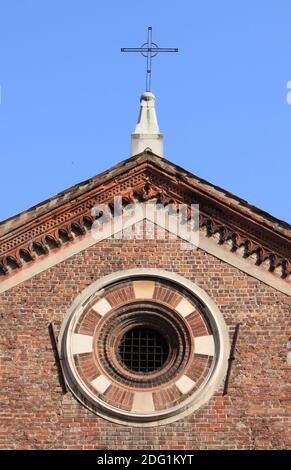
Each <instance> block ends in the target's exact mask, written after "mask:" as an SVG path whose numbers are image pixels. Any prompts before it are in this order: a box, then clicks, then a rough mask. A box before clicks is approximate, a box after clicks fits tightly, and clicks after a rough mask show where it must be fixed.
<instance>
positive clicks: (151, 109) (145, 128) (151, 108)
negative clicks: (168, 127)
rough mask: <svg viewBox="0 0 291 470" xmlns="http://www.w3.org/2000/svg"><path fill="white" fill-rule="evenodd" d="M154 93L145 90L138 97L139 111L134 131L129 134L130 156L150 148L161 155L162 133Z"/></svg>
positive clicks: (162, 149)
mask: <svg viewBox="0 0 291 470" xmlns="http://www.w3.org/2000/svg"><path fill="white" fill-rule="evenodd" d="M155 100H156V98H155V95H153V93H151V92H150V91H146V92H145V93H144V94H143V95H141V97H140V113H139V118H138V123H137V125H136V127H135V130H134V133H133V134H131V156H133V155H137V154H138V153H141V152H143V151H144V150H145V149H150V150H151V151H152V152H153V153H155V154H157V155H159V156H160V157H163V154H164V143H163V135H162V134H161V133H160V129H159V125H158V120H157V115H156V110H155Z"/></svg>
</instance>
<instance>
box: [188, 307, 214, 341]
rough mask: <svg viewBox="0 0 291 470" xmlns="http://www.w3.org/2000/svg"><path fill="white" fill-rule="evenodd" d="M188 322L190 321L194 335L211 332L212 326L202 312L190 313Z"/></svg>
mask: <svg viewBox="0 0 291 470" xmlns="http://www.w3.org/2000/svg"><path fill="white" fill-rule="evenodd" d="M187 322H188V323H189V325H190V327H191V330H192V331H193V334H194V336H204V335H208V334H211V332H210V328H209V326H208V325H207V322H206V320H205V318H204V317H202V315H201V313H199V312H198V311H196V312H194V313H190V315H188V316H187Z"/></svg>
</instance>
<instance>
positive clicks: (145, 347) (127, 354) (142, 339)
mask: <svg viewBox="0 0 291 470" xmlns="http://www.w3.org/2000/svg"><path fill="white" fill-rule="evenodd" d="M168 353H169V347H168V343H167V341H166V339H165V338H164V337H163V336H162V335H161V334H160V333H159V332H158V331H157V330H154V329H153V328H152V329H150V328H133V329H131V330H129V331H127V332H126V333H125V334H124V335H123V337H122V338H121V341H120V344H119V347H118V354H119V357H120V360H121V362H122V364H123V365H124V366H125V367H126V368H127V369H129V370H130V371H132V372H137V373H139V374H150V373H151V372H154V371H157V370H159V369H161V368H162V367H163V365H164V364H165V362H166V360H167V357H168Z"/></svg>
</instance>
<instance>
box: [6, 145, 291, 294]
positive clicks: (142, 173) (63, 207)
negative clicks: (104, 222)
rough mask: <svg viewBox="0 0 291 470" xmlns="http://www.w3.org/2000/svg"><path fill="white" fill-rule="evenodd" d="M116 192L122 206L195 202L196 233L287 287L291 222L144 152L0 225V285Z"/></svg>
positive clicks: (78, 234)
mask: <svg viewBox="0 0 291 470" xmlns="http://www.w3.org/2000/svg"><path fill="white" fill-rule="evenodd" d="M115 196H121V197H122V202H123V204H128V203H131V202H136V201H148V200H156V201H157V202H159V203H161V204H164V205H167V204H169V203H172V204H174V205H178V204H180V203H184V204H189V205H190V204H193V203H196V204H199V207H200V230H201V232H202V233H203V234H204V235H205V236H206V237H207V238H209V239H213V240H215V241H216V243H217V245H219V246H223V247H225V249H226V250H228V252H229V254H230V256H231V255H232V254H235V255H236V256H240V257H241V258H242V259H243V260H248V261H249V264H250V265H253V266H254V267H259V269H261V270H262V272H269V273H272V275H273V276H274V278H276V279H282V280H284V282H285V283H286V286H289V287H290V273H291V260H290V251H291V235H290V233H291V232H290V226H288V224H286V223H284V222H281V221H278V220H276V219H274V218H273V217H271V216H269V215H268V214H265V213H263V212H262V211H259V209H256V208H254V207H252V206H250V205H249V204H247V203H246V202H245V201H242V200H239V199H238V198H235V196H233V195H230V194H228V193H226V192H225V191H222V190H220V189H219V188H216V187H214V186H212V185H210V184H209V183H206V182H204V181H201V180H199V179H198V178H196V177H194V176H193V175H190V174H189V173H187V172H185V171H184V170H182V169H181V168H179V167H176V166H175V165H173V164H172V163H170V162H167V161H166V160H162V159H160V158H159V157H157V156H155V155H153V154H149V153H145V154H141V155H139V156H136V157H134V158H132V159H130V160H128V161H125V162H122V163H121V164H119V165H117V166H116V167H115V168H113V169H111V170H108V171H107V172H105V173H103V174H102V175H99V176H98V177H95V178H93V179H92V180H90V181H89V182H87V184H81V185H79V186H76V187H74V188H72V189H70V190H68V191H66V192H64V193H62V194H61V195H59V196H56V197H55V198H52V199H51V200H50V201H48V202H46V203H43V204H41V205H40V206H37V207H36V208H34V209H32V210H30V211H27V212H24V213H23V214H20V215H19V216H16V217H15V218H13V219H9V220H8V221H6V222H4V223H2V224H0V285H1V282H2V283H3V282H5V280H6V279H7V278H9V276H14V277H15V276H17V274H18V273H19V272H21V271H22V270H23V268H25V267H29V266H31V265H33V264H34V263H35V262H36V261H38V260H41V259H43V258H45V257H47V256H48V255H50V254H55V253H58V252H59V251H61V250H62V248H63V247H65V246H70V245H71V244H72V243H74V241H75V240H78V239H80V240H82V239H83V238H84V236H86V234H88V233H89V232H90V230H91V226H92V224H93V222H94V219H95V217H93V216H92V213H91V211H92V208H93V207H94V205H95V204H102V203H106V204H108V205H109V206H110V204H113V199H114V197H115ZM189 216H190V210H189ZM97 218H98V215H97ZM20 282H21V281H20ZM284 291H285V290H284Z"/></svg>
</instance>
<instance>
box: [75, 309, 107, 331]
mask: <svg viewBox="0 0 291 470" xmlns="http://www.w3.org/2000/svg"><path fill="white" fill-rule="evenodd" d="M100 318H101V315H99V314H98V313H97V312H95V311H94V310H93V309H90V310H89V311H88V310H87V311H86V310H85V311H84V313H83V314H82V315H81V318H80V319H79V321H78V324H77V326H76V329H75V332H76V333H80V334H83V335H91V336H93V334H94V331H95V328H96V325H97V324H98V322H99V320H100Z"/></svg>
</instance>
